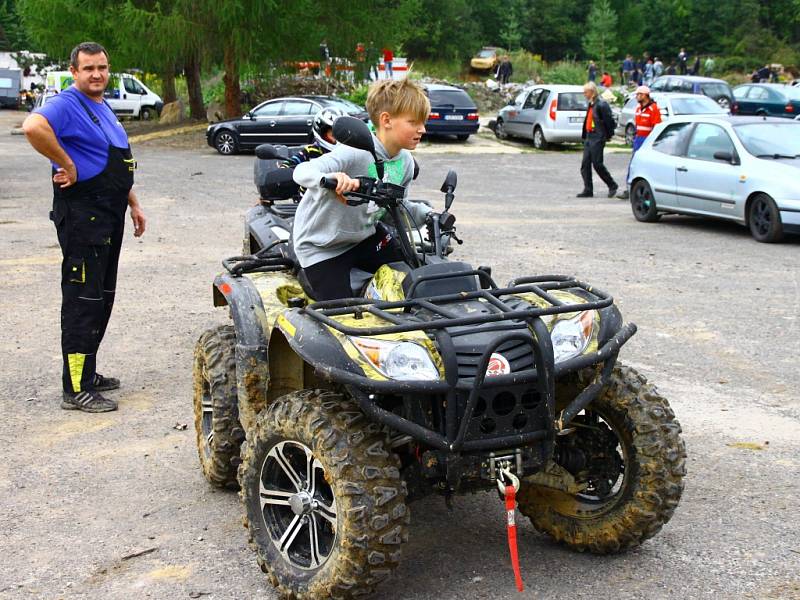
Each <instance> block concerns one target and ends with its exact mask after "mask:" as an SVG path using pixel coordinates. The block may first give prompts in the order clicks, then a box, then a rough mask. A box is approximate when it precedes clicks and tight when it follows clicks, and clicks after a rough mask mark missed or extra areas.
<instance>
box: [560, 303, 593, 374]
mask: <svg viewBox="0 0 800 600" xmlns="http://www.w3.org/2000/svg"><path fill="white" fill-rule="evenodd" d="M593 313H594V311H591V310H585V311H583V312H581V313H578V314H577V315H575V316H574V317H572V318H571V319H562V320H560V321H556V324H555V325H554V326H553V330H552V331H551V332H550V339H551V340H552V341H553V356H554V357H555V360H556V362H557V363H559V362H562V361H565V360H568V359H570V358H574V357H576V356H578V355H579V354H580V353H581V352H583V351H584V350H585V349H586V346H588V345H589V340H591V339H592V329H593V328H594V314H593Z"/></svg>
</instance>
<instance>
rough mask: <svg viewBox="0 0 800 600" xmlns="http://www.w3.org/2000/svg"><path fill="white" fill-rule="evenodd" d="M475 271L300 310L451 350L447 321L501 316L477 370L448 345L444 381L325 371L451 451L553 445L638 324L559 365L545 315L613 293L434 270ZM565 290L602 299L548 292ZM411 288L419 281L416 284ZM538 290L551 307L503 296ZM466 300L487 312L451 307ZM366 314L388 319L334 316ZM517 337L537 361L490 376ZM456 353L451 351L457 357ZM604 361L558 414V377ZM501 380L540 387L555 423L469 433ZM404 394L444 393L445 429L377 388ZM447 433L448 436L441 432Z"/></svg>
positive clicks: (586, 306) (556, 279) (363, 401)
mask: <svg viewBox="0 0 800 600" xmlns="http://www.w3.org/2000/svg"><path fill="white" fill-rule="evenodd" d="M463 275H475V276H477V277H479V278H480V279H481V281H482V285H483V284H485V285H486V286H487V287H485V288H483V289H480V290H475V291H471V292H463V293H455V294H444V295H439V296H428V297H421V298H409V299H406V300H401V301H396V302H384V301H375V300H370V299H363V298H350V299H344V300H331V301H325V302H317V303H314V304H311V305H309V306H307V307H305V308H303V309H301V312H302V313H304V314H305V315H307V316H309V317H310V318H312V319H314V320H316V321H318V322H319V323H322V324H324V325H326V326H328V327H331V328H332V329H334V330H336V331H338V332H340V333H342V334H344V335H354V336H374V335H386V334H396V333H404V332H409V331H424V332H429V333H430V335H432V336H434V337H435V339H436V340H437V342H438V343H439V345H440V347H442V348H444V349H446V348H447V346H448V344H450V347H451V348H452V345H451V344H452V342H451V341H449V340H450V339H451V336H452V335H459V333H457V332H452V331H450V332H448V331H445V330H446V329H448V328H462V327H465V326H478V325H485V324H489V323H495V324H496V325H494V326H493V330H495V331H503V332H505V334H504V335H501V336H499V337H497V338H495V340H494V341H493V343H491V344H490V345H489V346H488V347H486V348H484V349H483V353H482V355H481V357H480V359H479V360H478V362H477V370H476V375H475V377H467V378H459V376H458V373H457V368H454V365H453V364H452V360H454V358H453V359H452V360H449V359H448V356H447V355H448V354H451V353H450V352H444V354H443V358H444V363H445V364H444V367H445V378H444V380H437V381H395V380H389V381H381V380H375V379H369V378H367V377H364V376H362V375H358V374H356V373H352V372H350V371H347V370H344V369H340V368H336V367H326V369H325V372H324V373H322V374H323V376H325V377H328V378H330V379H333V380H335V381H338V382H340V383H343V384H345V385H348V386H350V388H351V390H352V392H353V394H354V396H355V397H356V399H357V400H358V402H359V404H360V406H361V408H362V410H364V412H365V413H366V414H367V415H369V416H370V417H371V418H373V419H375V420H377V421H378V422H381V423H384V424H386V425H388V426H389V427H391V428H393V429H395V430H397V431H399V432H402V433H405V434H407V435H411V436H412V437H414V438H415V439H418V440H420V441H424V442H425V443H426V444H428V445H430V446H433V447H435V448H438V449H441V450H445V451H449V452H461V451H482V450H499V449H503V448H510V447H519V446H521V445H526V444H531V443H533V442H537V441H541V442H545V443H546V444H547V445H552V444H553V440H554V439H555V435H556V433H557V432H558V431H562V430H564V429H565V428H566V426H567V424H568V423H569V421H570V420H572V418H574V416H575V415H577V414H578V413H579V412H580V411H581V410H583V409H584V408H585V407H586V406H588V405H589V403H590V402H591V401H592V400H593V399H594V398H595V397H596V396H597V394H598V393H599V392H600V391H601V390H602V388H603V386H604V385H605V384H606V382H607V380H608V377H609V375H610V373H611V370H612V369H613V366H614V364H615V362H616V357H617V354H618V353H619V350H620V348H621V347H622V345H623V344H624V343H625V342H627V341H628V339H630V337H631V336H632V335H633V334H634V333H635V332H636V326H635V325H634V324H632V323H629V324H627V325H625V326H624V327H621V328H620V329H619V331H618V332H617V333H616V335H614V336H613V337H612V338H611V339H609V340H608V341H607V342H606V343H605V344H603V345H602V347H600V348H598V350H597V351H596V352H592V353H590V354H586V355H581V356H577V357H575V358H572V359H569V360H566V361H563V362H561V363H558V364H555V362H554V358H553V348H552V342H551V339H550V332H549V331H548V329H547V326H546V325H545V323H544V321H543V320H542V318H541V317H544V316H547V315H556V314H564V313H573V312H581V311H585V310H600V309H603V308H606V307H608V306H611V304H613V301H614V300H613V298H612V297H611V296H610V295H609V294H607V293H606V292H603V291H602V290H598V289H597V288H594V287H592V286H590V285H588V284H586V283H583V282H581V281H579V280H577V279H574V278H572V277H567V276H562V275H545V276H539V277H524V278H520V279H516V280H512V281H511V282H510V283H509V285H508V286H507V287H504V288H498V287H497V286H496V285H495V284H494V282H493V281H492V280H491V277H489V275H488V274H487V273H486V272H485V271H480V270H479V271H459V272H455V273H447V274H443V275H438V276H434V277H435V278H446V277H458V276H463ZM563 289H580V290H583V291H584V292H587V293H588V294H589V295H590V296H592V297H594V298H596V300H587V301H585V302H581V303H575V304H569V303H565V302H564V301H562V300H560V299H559V298H556V297H555V296H553V295H552V294H551V293H550V292H552V291H554V290H563ZM410 291H413V288H412V290H410ZM523 293H532V294H535V295H536V296H538V297H539V298H542V299H543V300H544V301H545V302H547V303H548V304H549V306H546V307H535V306H531V307H530V308H526V309H524V310H520V309H519V308H518V307H512V306H509V305H508V304H506V302H504V301H503V297H510V296H514V295H517V294H523ZM467 300H483V304H484V305H485V307H486V308H488V309H489V312H487V313H484V314H481V315H475V316H468V317H461V316H456V315H455V314H454V313H453V312H452V311H451V310H448V308H447V305H448V304H455V303H460V302H464V301H467ZM417 309H424V310H425V311H427V312H428V313H430V319H429V320H421V319H420V318H419V317H418V316H416V315H414V314H409V313H411V311H412V310H417ZM365 313H368V314H370V315H373V316H375V317H378V318H380V319H383V320H384V321H386V322H388V323H390V325H381V326H375V327H363V328H362V327H352V326H349V325H345V324H343V323H341V322H339V321H337V320H336V319H335V318H334V317H341V316H352V317H354V318H356V319H360V318H363V317H364V314H365ZM511 341H522V342H525V343H527V344H529V345H530V347H531V352H532V354H533V357H534V366H533V367H532V368H528V369H525V370H522V371H518V372H513V373H508V374H504V375H495V376H492V377H489V378H487V376H486V370H487V367H488V365H489V361H490V360H491V357H492V355H493V354H494V353H495V352H497V351H498V350H499V349H500V347H501V346H503V345H504V344H506V343H508V342H511ZM451 358H452V357H451ZM598 363H603V369H602V371H601V372H600V373H598V374H597V376H596V377H595V379H594V381H593V382H592V383H591V384H590V385H589V386H587V387H586V388H585V389H584V390H583V391H582V392H581V393H580V394H578V396H577V397H576V398H575V399H574V400H573V401H572V402H571V403H570V404H569V405H568V406H567V407H566V408H565V409H564V410H563V411H562V412H561V414H560V415H559V417H558V418H556V415H555V378H556V377H558V376H559V375H562V374H565V373H569V372H574V371H578V370H580V369H583V368H586V367H589V366H592V365H596V364H598ZM503 386H527V387H530V388H535V389H536V390H537V392H538V394H539V397H540V398H542V399H543V400H544V401H545V403H546V406H547V410H548V421H549V423H550V425H549V426H547V427H545V428H544V429H539V430H534V431H526V432H519V433H513V434H503V435H498V436H489V437H487V436H479V437H477V438H474V439H470V436H469V435H468V431H467V430H468V424H469V422H470V420H471V419H472V416H473V414H474V412H475V409H476V406H477V404H478V401H479V398H480V394H481V392H482V390H483V389H484V388H496V387H503ZM398 393H399V394H404V393H426V394H444V395H445V396H446V398H447V402H446V408H445V410H446V419H445V423H446V431H442V432H438V431H434V430H432V429H427V428H426V427H423V426H421V425H419V424H417V423H414V422H412V421H410V420H408V419H406V418H403V417H401V416H399V415H397V414H395V413H393V412H390V411H388V410H385V409H384V408H382V407H381V406H379V405H378V403H377V401H376V394H398ZM459 395H461V397H462V398H464V397H465V398H466V403H465V405H464V407H463V413H462V414H461V416H460V418H459V415H458V401H457V399H458V397H459ZM443 434H444V435H443Z"/></svg>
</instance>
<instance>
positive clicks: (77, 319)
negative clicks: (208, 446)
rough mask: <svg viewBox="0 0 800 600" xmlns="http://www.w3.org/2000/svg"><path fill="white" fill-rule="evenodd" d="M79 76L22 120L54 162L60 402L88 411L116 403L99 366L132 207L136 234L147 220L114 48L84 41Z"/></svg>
mask: <svg viewBox="0 0 800 600" xmlns="http://www.w3.org/2000/svg"><path fill="white" fill-rule="evenodd" d="M70 73H72V77H73V79H74V81H75V83H74V84H73V85H72V86H70V87H69V88H67V89H66V90H64V91H63V92H61V93H60V94H59V95H58V96H56V97H55V98H53V99H52V100H51V101H50V102H48V103H47V104H45V105H44V106H43V107H41V108H38V109H36V111H35V112H34V113H33V114H31V115H30V116H29V117H28V118H27V119H25V122H24V123H23V126H22V127H23V131H24V132H25V135H26V137H27V138H28V141H29V142H30V144H31V146H33V148H34V149H35V150H36V151H37V152H39V153H40V154H42V155H44V156H45V157H47V158H49V159H50V161H51V163H52V167H53V176H52V179H53V211H52V212H51V213H50V218H51V219H52V220H53V222H54V223H55V226H56V233H57V235H58V242H59V245H60V246H61V252H62V255H63V261H62V265H61V294H62V301H61V351H62V354H63V359H64V367H63V376H62V384H63V388H64V392H63V401H62V403H61V408H63V409H65V410H81V411H84V412H107V411H111V410H116V408H117V403H116V402H114V401H113V400H110V399H108V398H106V397H104V396H103V395H102V394H101V393H100V392H103V391H108V390H113V389H116V388H118V387H119V385H120V383H119V380H118V379H115V378H113V377H103V376H102V375H100V374H99V373H97V371H96V369H95V365H96V355H97V350H98V347H99V346H100V342H101V340H102V339H103V335H104V334H105V330H106V326H107V325H108V319H109V317H110V316H111V309H112V307H113V305H114V290H115V288H116V281H117V265H118V263H119V253H120V248H121V246H122V234H123V230H124V227H125V212H126V210H127V208H128V207H130V209H131V212H130V214H131V220H132V221H133V227H134V233H133V234H134V236H136V237H139V236H141V235H142V234H143V233H144V230H145V225H146V220H145V216H144V212H143V211H142V208H141V206H140V205H139V202H138V200H137V198H136V194H135V193H134V191H133V189H132V186H133V171H134V169H135V168H136V162H135V161H134V160H133V157H132V156H131V152H130V146H129V144H128V136H127V134H126V133H125V130H124V129H123V127H122V124H121V123H120V122H119V121H118V120H117V117H116V116H115V115H114V112H113V111H112V110H111V107H110V106H108V104H106V103H105V101H104V100H103V92H104V91H105V89H106V86H107V85H108V78H109V70H108V53H107V52H106V50H105V49H104V48H103V47H102V46H100V45H99V44H95V43H93V42H84V43H82V44H79V45H78V46H76V47H75V48H74V49H73V50H72V53H71V55H70Z"/></svg>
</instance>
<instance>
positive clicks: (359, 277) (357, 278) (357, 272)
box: [297, 267, 374, 300]
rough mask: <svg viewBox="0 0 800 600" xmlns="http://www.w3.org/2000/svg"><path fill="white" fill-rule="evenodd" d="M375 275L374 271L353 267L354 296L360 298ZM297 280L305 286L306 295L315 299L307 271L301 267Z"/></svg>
mask: <svg viewBox="0 0 800 600" xmlns="http://www.w3.org/2000/svg"><path fill="white" fill-rule="evenodd" d="M373 275H374V273H370V272H369V271H362V270H361V269H352V270H351V271H350V290H351V291H352V292H353V298H360V297H362V296H363V295H364V286H366V285H367V283H369V280H370V279H372V276H373ZM297 281H298V282H299V283H300V287H301V288H303V291H304V292H305V293H306V296H308V297H309V298H311V299H312V300H313V299H314V290H313V289H312V288H311V283H310V282H309V281H308V277H307V276H306V272H305V271H304V270H303V269H302V268H299V267H298V270H297Z"/></svg>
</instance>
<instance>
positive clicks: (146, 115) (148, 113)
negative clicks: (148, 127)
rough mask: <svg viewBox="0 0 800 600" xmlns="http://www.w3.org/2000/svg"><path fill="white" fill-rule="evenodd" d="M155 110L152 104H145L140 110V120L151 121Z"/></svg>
mask: <svg viewBox="0 0 800 600" xmlns="http://www.w3.org/2000/svg"><path fill="white" fill-rule="evenodd" d="M154 112H155V111H154V110H153V108H152V107H151V106H143V107H142V108H141V109H140V110H139V120H140V121H149V120H150V119H152V118H153V113H154Z"/></svg>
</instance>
